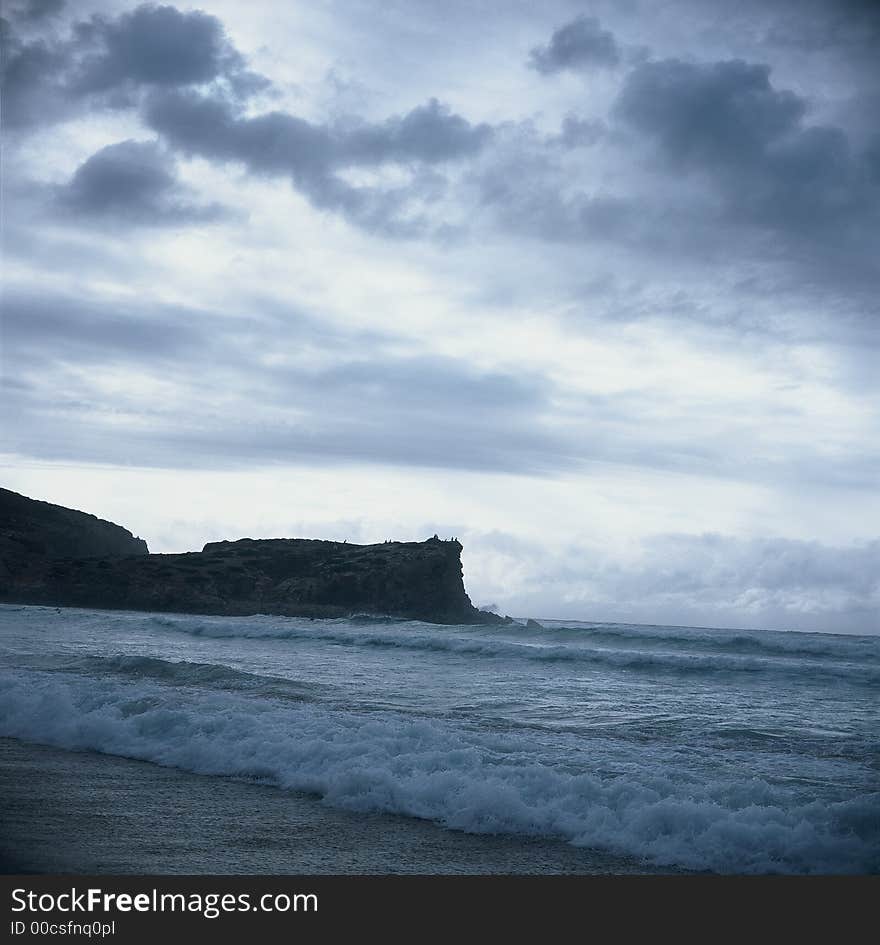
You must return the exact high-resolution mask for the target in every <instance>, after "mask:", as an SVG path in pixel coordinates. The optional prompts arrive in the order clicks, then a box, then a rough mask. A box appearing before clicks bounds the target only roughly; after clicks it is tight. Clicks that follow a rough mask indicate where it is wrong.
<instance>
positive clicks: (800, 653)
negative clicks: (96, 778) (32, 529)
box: [0, 605, 880, 873]
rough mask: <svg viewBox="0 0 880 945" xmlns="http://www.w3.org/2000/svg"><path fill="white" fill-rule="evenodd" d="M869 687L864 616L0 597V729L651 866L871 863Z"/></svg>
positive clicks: (877, 844)
mask: <svg viewBox="0 0 880 945" xmlns="http://www.w3.org/2000/svg"><path fill="white" fill-rule="evenodd" d="M878 695H880V638H878V637H872V636H851V635H838V634H832V633H827V634H822V633H796V632H782V631H770V630H766V631H744V630H715V629H696V628H685V627H665V626H635V625H627V624H607V623H587V622H582V623H581V622H572V621H564V622H563V621H549V620H548V621H542V625H541V626H534V625H530V626H528V627H526V626H525V625H524V622H516V623H513V624H508V625H504V626H455V627H447V626H437V625H432V624H426V623H418V622H411V621H400V620H393V619H384V618H376V617H361V618H351V619H344V620H343V619H340V620H308V619H303V618H292V617H276V616H253V617H205V616H192V615H175V614H149V613H132V612H112V611H97V610H77V609H64V608H62V609H57V608H49V607H17V606H10V605H5V606H0V736H9V737H14V738H18V739H23V740H27V741H31V742H37V743H42V744H47V745H53V746H56V747H60V748H66V749H73V750H88V751H97V752H102V753H107V754H111V755H119V756H123V757H127V758H134V759H140V760H144V761H149V762H154V763H156V764H159V765H165V766H171V767H176V768H180V769H183V770H186V771H191V772H196V773H199V774H207V775H216V776H227V777H229V776H231V777H236V778H244V779H253V780H257V781H261V782H263V783H267V784H271V785H274V786H276V787H279V788H282V789H287V790H291V791H298V792H303V791H305V792H311V793H314V794H316V795H319V796H320V797H321V798H322V799H323V800H324V801H325V803H326V804H329V805H332V806H335V807H339V808H344V809H347V810H351V811H363V812H367V811H369V812H390V813H395V814H403V815H407V816H410V817H416V818H423V819H427V820H431V821H433V822H435V823H437V824H440V825H442V826H444V827H446V828H448V829H449V830H455V831H466V832H468V833H474V834H481V833H493V834H507V835H511V836H517V835H519V836H533V837H534V836H540V837H547V838H557V839H562V840H565V841H567V842H569V843H571V844H574V845H576V846H581V847H586V848H590V849H593V850H600V851H606V852H608V853H613V854H618V855H623V856H627V857H632V858H635V859H636V860H638V861H640V862H642V863H644V864H645V866H646V868H647V867H650V868H651V869H656V868H657V867H661V868H669V869H676V870H677V869H686V870H707V871H713V872H724V873H731V872H733V873H766V872H773V873H810V872H813V873H816V872H820V873H838V872H843V873H868V872H878V871H880V779H878V771H880V701H878ZM437 869H438V871H439V870H441V869H442V863H439V862H438V863H437Z"/></svg>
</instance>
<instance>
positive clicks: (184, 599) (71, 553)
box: [0, 490, 501, 624]
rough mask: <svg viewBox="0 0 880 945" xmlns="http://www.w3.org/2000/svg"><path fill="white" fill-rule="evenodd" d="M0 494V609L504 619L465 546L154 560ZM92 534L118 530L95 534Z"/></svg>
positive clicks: (237, 552)
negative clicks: (478, 591)
mask: <svg viewBox="0 0 880 945" xmlns="http://www.w3.org/2000/svg"><path fill="white" fill-rule="evenodd" d="M2 492H3V497H2V498H3V499H4V501H2V502H0V601H5V602H10V603H23V604H50V605H57V606H68V607H97V608H110V609H123V610H151V611H166V612H168V611H173V612H180V613H201V614H226V615H245V614H255V613H263V614H285V615H289V616H307V617H342V616H349V615H351V614H356V613H367V614H377V615H388V616H394V617H405V618H409V619H413V620H426V621H430V622H432V623H450V624H451V623H494V622H497V621H500V620H501V618H499V617H497V616H496V615H494V614H487V613H484V612H482V611H479V610H477V609H476V608H475V607H474V606H473V605H472V604H471V601H470V598H469V597H468V596H467V593H466V592H465V589H464V580H463V573H462V565H461V550H462V547H461V544H459V542H457V541H441V540H439V539H438V538H436V536H435V537H434V538H431V539H428V540H427V541H422V542H397V541H391V542H384V543H382V544H378V545H351V544H348V543H346V542H336V541H318V540H313V539H306V538H276V539H259V540H258V539H251V538H243V539H241V540H239V541H219V542H211V543H209V544H207V545H205V547H204V548H203V549H202V551H200V552H187V553H184V554H167V555H166V554H148V553H147V547H146V544H145V543H144V542H142V541H141V540H140V539H136V538H133V537H132V535H131V533H130V532H127V531H126V530H125V529H123V528H121V527H120V526H118V525H113V524H112V523H109V522H102V521H101V520H100V519H96V518H95V517H94V516H90V515H86V514H85V513H83V512H74V511H73V510H72V509H64V508H62V507H61V506H50V505H48V503H44V502H36V501H35V500H33V499H27V498H25V497H24V496H18V495H16V493H11V492H8V491H6V490H2ZM6 496H13V497H15V500H12V499H9V500H6V498H5V497H6ZM27 503H30V506H28V505H27ZM44 506H45V507H46V508H45V509H44V508H42V507H44ZM7 509H8V510H9V511H8V512H7ZM29 509H30V511H29ZM47 510H51V511H47ZM59 513H68V514H67V515H60V514H59ZM94 523H100V525H101V526H107V527H108V528H109V529H110V531H108V530H106V529H104V528H101V529H98V530H95V526H94ZM80 527H81V528H82V530H83V534H82V535H81V536H79V539H77V535H76V531H77V529H78V528H80ZM113 529H115V530H117V531H112V530H113ZM99 535H100V536H105V537H106V540H107V541H106V544H104V545H102V544H101V542H100V541H99V540H98V536H99ZM7 536H10V537H7ZM125 536H127V539H128V540H127V541H125V540H123V539H124V538H125ZM99 549H103V550H99Z"/></svg>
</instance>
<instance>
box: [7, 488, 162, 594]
mask: <svg viewBox="0 0 880 945" xmlns="http://www.w3.org/2000/svg"><path fill="white" fill-rule="evenodd" d="M148 553H149V552H148V549H147V543H146V542H145V541H144V540H143V539H141V538H135V537H134V536H133V535H132V533H131V532H130V531H127V530H126V529H124V528H122V527H121V526H119V525H114V524H113V523H112V522H105V521H104V520H103V519H100V518H96V517H95V516H94V515H88V514H87V513H85V512H77V511H75V510H74V509H66V508H64V506H61V505H52V504H50V503H49V502H39V501H37V500H36V499H28V498H27V497H26V496H23V495H19V494H18V493H17V492H10V491H9V490H8V489H0V591H2V587H3V583H4V582H9V581H12V580H13V578H15V577H17V576H18V575H19V574H22V573H26V572H27V571H29V570H30V569H31V568H33V567H35V566H36V567H41V566H42V564H43V563H44V562H45V561H47V560H49V559H56V558H84V557H92V556H95V557H96V556H103V557H110V556H113V557H118V556H121V555H140V556H145V555H147V554H148Z"/></svg>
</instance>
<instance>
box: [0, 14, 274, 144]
mask: <svg viewBox="0 0 880 945" xmlns="http://www.w3.org/2000/svg"><path fill="white" fill-rule="evenodd" d="M3 38H4V55H3V62H4V67H3V101H2V104H3V111H4V123H5V124H6V126H7V127H8V128H12V129H22V128H26V127H29V126H36V125H44V124H50V123H52V122H53V121H58V120H62V119H63V118H65V117H68V116H69V115H71V114H76V113H77V112H78V110H79V109H81V108H85V107H97V106H105V107H116V108H118V107H129V106H133V105H136V104H137V101H138V93H139V90H141V89H142V88H149V87H151V86H160V87H169V86H171V87H175V86H178V87H179V86H202V85H206V84H210V83H221V84H222V85H223V87H224V88H225V90H226V92H227V94H231V95H235V96H246V95H248V94H251V93H253V92H254V91H256V90H258V89H260V88H263V87H265V86H266V85H267V82H266V80H265V79H263V78H262V77H260V76H257V75H255V74H254V73H251V72H248V71H247V69H246V68H245V63H244V60H243V58H242V56H241V55H240V54H239V53H238V52H237V51H236V50H235V48H234V47H233V46H232V45H231V43H230V42H229V41H228V39H227V38H226V34H225V32H224V30H223V24H222V23H221V22H220V21H219V20H218V19H217V18H216V17H213V16H209V15H207V14H205V13H201V12H199V11H195V12H191V13H181V12H180V11H179V10H177V9H176V8H175V7H171V6H156V5H154V4H142V5H141V6H139V7H137V8H136V9H135V10H133V11H131V12H129V13H124V14H122V15H120V16H119V17H116V18H115V19H111V18H107V17H104V16H101V15H94V16H92V17H91V18H90V19H88V20H84V21H79V22H77V23H75V24H74V25H73V28H72V32H71V34H70V35H69V36H68V37H67V38H65V39H61V40H57V41H50V40H47V39H43V38H37V39H34V40H32V41H25V40H23V39H21V38H20V37H19V36H17V35H16V33H15V32H14V30H13V29H12V27H10V26H9V24H7V25H6V27H5V29H4V37H3Z"/></svg>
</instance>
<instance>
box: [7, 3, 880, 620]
mask: <svg viewBox="0 0 880 945" xmlns="http://www.w3.org/2000/svg"><path fill="white" fill-rule="evenodd" d="M3 16H4V20H3V34H2V40H3V46H4V53H3V65H4V79H3V91H2V128H3V136H2V145H3V194H2V196H3V209H2V229H3V233H2V236H3V259H4V272H3V285H2V302H3V309H2V318H0V383H2V388H3V397H2V404H3V407H2V428H3V439H2V444H0V450H2V454H0V478H2V481H3V484H4V485H5V486H6V487H8V488H11V489H14V490H16V491H18V492H22V493H24V494H26V495H30V496H33V497H34V498H40V499H44V500H47V501H51V502H57V503H60V504H62V505H67V506H71V507H75V508H81V509H85V510H87V511H89V512H92V513H94V514H96V515H99V516H101V517H103V518H108V519H111V520H112V521H116V522H119V523H120V524H123V525H125V526H126V527H127V528H129V529H131V530H132V531H133V532H134V533H136V534H138V535H141V536H142V537H144V538H146V540H147V541H148V544H149V546H150V549H151V551H154V552H178V551H185V550H192V549H197V548H200V547H201V546H202V544H204V543H205V542H206V541H212V540H216V539H219V538H238V537H244V536H250V537H316V538H328V539H337V540H341V539H347V540H348V541H351V542H364V543H367V542H376V541H384V540H385V539H389V538H390V539H398V540H422V539H425V538H428V537H430V536H431V535H433V534H434V533H437V534H439V535H440V536H441V537H451V536H456V537H457V538H458V539H459V540H460V541H461V542H462V543H463V545H464V552H463V562H464V569H465V582H466V586H467V589H468V591H469V593H470V595H471V598H472V599H473V601H474V603H475V604H477V605H478V606H492V607H493V608H495V609H497V610H499V611H501V612H503V613H510V614H514V615H516V616H533V617H538V618H540V617H547V618H553V617H556V618H567V619H582V620H596V621H622V622H638V623H655V624H670V623H673V624H678V623H680V624H689V625H702V626H727V627H746V628H750V627H756V628H760V627H765V628H779V629H797V630H808V631H810V630H813V631H835V632H855V633H872V632H873V633H877V632H880V490H878V481H880V399H878V394H880V370H878V368H877V364H878V363H880V359H878V352H880V302H878V299H880V121H878V116H880V69H878V68H877V61H878V53H880V4H877V3H875V2H856V0H760V2H759V0H740V2H738V3H736V4H732V3H726V2H725V3H722V2H718V3H712V2H706V0H668V2H656V0H654V2H647V0H644V2H643V0H614V2H594V3H589V2H576V0H545V2H542V3H540V4H535V3H529V2H525V0H508V2H501V0H498V2H494V3H485V2H480V0H467V2H465V0H442V2H441V0H408V2H405V3H403V2H399V0H384V2H379V0H344V2H342V0H302V2H297V3H290V2H286V0H251V2H248V3H246V4H245V3H240V2H236V0H205V2H204V3H201V4H199V5H197V6H186V5H180V6H172V5H155V4H140V5H138V4H136V3H131V2H116V0H94V2H90V0H77V2H76V3H72V2H68V3H65V2H64V0H5V2H4V4H3Z"/></svg>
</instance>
